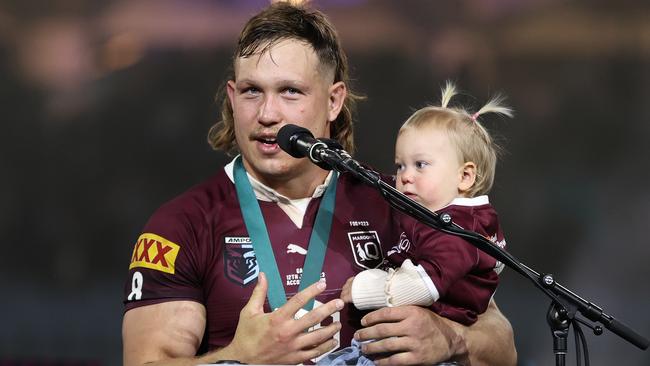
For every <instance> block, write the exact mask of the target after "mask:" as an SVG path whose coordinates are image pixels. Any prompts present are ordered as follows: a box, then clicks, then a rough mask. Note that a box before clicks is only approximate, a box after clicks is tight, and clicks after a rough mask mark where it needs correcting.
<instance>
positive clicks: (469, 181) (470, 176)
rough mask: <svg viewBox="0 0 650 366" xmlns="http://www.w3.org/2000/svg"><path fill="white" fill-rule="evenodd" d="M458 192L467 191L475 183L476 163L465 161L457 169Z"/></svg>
mask: <svg viewBox="0 0 650 366" xmlns="http://www.w3.org/2000/svg"><path fill="white" fill-rule="evenodd" d="M458 173H459V178H460V179H459V181H458V192H459V193H465V192H467V191H469V190H470V189H471V188H472V187H473V186H474V183H476V164H474V163H473V162H471V161H468V162H466V163H465V164H463V166H461V167H460V169H459V170H458Z"/></svg>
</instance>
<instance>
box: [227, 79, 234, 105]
mask: <svg viewBox="0 0 650 366" xmlns="http://www.w3.org/2000/svg"><path fill="white" fill-rule="evenodd" d="M226 93H227V94H228V100H229V101H230V108H233V109H234V107H233V105H232V101H233V100H235V81H234V80H228V82H227V83H226Z"/></svg>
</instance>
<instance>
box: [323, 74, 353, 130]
mask: <svg viewBox="0 0 650 366" xmlns="http://www.w3.org/2000/svg"><path fill="white" fill-rule="evenodd" d="M347 96H348V88H347V87H346V86H345V83H344V82H342V81H339V82H336V83H334V84H332V86H330V88H329V104H328V106H327V117H328V120H329V121H330V122H333V121H334V120H336V118H337V117H338V116H339V113H341V109H343V104H344V103H345V98H347Z"/></svg>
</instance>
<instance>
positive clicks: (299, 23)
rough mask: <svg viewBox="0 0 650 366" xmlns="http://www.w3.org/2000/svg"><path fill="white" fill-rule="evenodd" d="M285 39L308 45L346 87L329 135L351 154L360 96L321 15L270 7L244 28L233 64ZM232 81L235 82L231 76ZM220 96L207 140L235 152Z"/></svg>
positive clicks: (283, 5) (336, 40)
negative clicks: (217, 115) (218, 115)
mask: <svg viewBox="0 0 650 366" xmlns="http://www.w3.org/2000/svg"><path fill="white" fill-rule="evenodd" d="M287 39H296V40H299V41H303V42H305V43H307V44H309V45H311V47H312V48H313V49H314V51H315V52H316V55H317V56H318V59H319V62H320V63H321V64H322V65H323V66H324V67H325V68H326V70H328V71H329V70H333V71H334V82H335V83H336V82H339V81H343V82H344V83H345V84H346V86H347V87H348V96H347V98H346V100H345V103H344V105H343V108H342V110H341V113H339V116H338V117H337V118H336V120H335V121H334V122H333V123H332V124H331V127H330V135H331V136H332V138H334V139H336V140H338V141H339V142H340V143H341V145H342V146H343V148H344V149H345V150H347V151H348V152H350V153H352V152H353V150H354V141H353V128H352V118H353V114H354V112H355V109H356V103H357V101H358V100H360V99H363V97H361V96H358V95H356V94H354V93H353V92H352V91H351V90H350V89H349V87H350V85H349V84H350V81H349V76H348V61H347V56H346V55H345V52H344V51H343V48H342V47H341V44H340V42H339V38H338V34H337V33H336V30H335V28H334V26H333V25H332V24H331V23H330V21H329V20H328V19H327V17H325V15H324V14H323V13H321V12H319V11H317V10H311V9H307V8H305V7H302V6H294V5H290V4H288V3H286V2H278V3H274V4H272V5H270V6H269V7H267V8H266V9H264V10H263V11H262V12H260V13H259V14H257V15H255V16H254V17H253V18H251V19H250V20H249V21H248V23H246V25H245V26H244V29H243V30H242V32H241V34H240V37H239V40H238V42H237V47H236V48H235V52H234V55H233V64H234V62H235V60H236V59H237V58H239V57H250V56H252V55H254V54H262V53H264V52H267V51H268V50H269V49H270V48H271V47H273V46H274V45H275V44H277V43H278V42H281V41H284V40H287ZM324 70H325V69H324ZM233 72H234V70H233ZM231 79H234V75H233V77H232V78H231ZM220 96H221V98H223V101H222V109H221V117H222V120H221V121H219V122H217V123H216V124H215V125H214V126H212V128H211V129H210V132H209V133H208V141H209V142H210V144H211V145H212V147H213V148H215V149H222V150H225V151H226V152H228V153H235V152H236V151H237V144H236V141H235V132H234V121H233V114H232V107H231V105H230V102H229V100H228V96H227V95H226V93H225V90H224V91H222V92H221V93H220Z"/></svg>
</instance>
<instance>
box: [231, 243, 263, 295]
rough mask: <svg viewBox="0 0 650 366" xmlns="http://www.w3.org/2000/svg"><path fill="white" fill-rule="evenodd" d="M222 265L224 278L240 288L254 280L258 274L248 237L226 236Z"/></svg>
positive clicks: (253, 252) (258, 269) (258, 270)
mask: <svg viewBox="0 0 650 366" xmlns="http://www.w3.org/2000/svg"><path fill="white" fill-rule="evenodd" d="M223 263H224V273H225V275H226V278H228V279H229V280H230V281H232V282H234V283H236V284H238V285H241V286H246V285H247V284H249V283H250V282H251V281H253V280H254V279H256V278H257V275H258V274H259V272H260V268H259V266H258V264H257V257H255V251H254V250H253V244H252V243H251V240H250V238H249V237H233V236H226V237H225V238H224V255H223Z"/></svg>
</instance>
